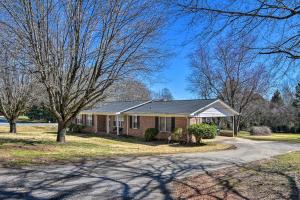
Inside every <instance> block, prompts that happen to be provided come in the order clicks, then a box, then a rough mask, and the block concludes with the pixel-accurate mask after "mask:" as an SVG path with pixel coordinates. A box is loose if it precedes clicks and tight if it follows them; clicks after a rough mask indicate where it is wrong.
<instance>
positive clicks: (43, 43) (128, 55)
mask: <svg viewBox="0 0 300 200" xmlns="http://www.w3.org/2000/svg"><path fill="white" fill-rule="evenodd" d="M0 5H1V6H2V8H3V10H4V11H3V13H2V22H1V23H0V24H2V26H1V28H5V29H7V31H10V32H11V33H12V34H15V35H16V36H18V38H19V42H20V43H21V44H22V45H23V47H24V51H26V53H27V55H28V59H29V60H30V61H31V62H32V63H33V66H34V67H33V68H31V69H30V71H31V72H32V73H33V74H35V76H36V78H37V79H38V80H39V81H40V82H41V83H42V84H43V86H44V88H45V89H46V92H47V94H48V99H49V104H48V106H49V108H50V110H51V112H52V113H53V115H54V116H55V117H56V119H57V121H58V132H57V141H58V142H65V134H66V128H67V127H68V125H69V124H70V123H71V122H72V120H73V119H74V117H75V116H76V115H77V114H78V113H79V112H80V111H81V110H82V109H83V108H85V107H88V106H91V105H93V104H95V103H96V102H99V101H102V100H103V99H105V95H104V94H105V91H106V90H107V89H108V88H109V87H110V86H111V85H112V84H113V83H114V82H115V81H116V80H118V79H119V78H120V77H122V78H124V77H125V76H127V75H128V74H132V73H138V72H141V71H148V72H151V70H155V69H154V68H153V67H154V66H152V65H151V62H149V59H150V60H151V59H153V58H155V57H156V56H157V53H159V52H158V51H157V48H155V46H154V45H153V43H152V42H153V40H154V39H157V36H158V35H157V33H158V31H159V30H160V27H161V25H162V24H163V19H164V18H163V17H162V15H161V12H159V11H160V10H162V9H163V8H162V7H161V6H159V5H158V4H157V3H156V1H155V0H150V1H140V0H129V1H120V0H109V1H107V0H102V1H98V0H89V1H88V0H74V1H67V0H48V1H43V0H18V1H10V0H4V1H1V2H0Z"/></svg>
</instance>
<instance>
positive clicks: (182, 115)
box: [125, 113, 189, 117]
mask: <svg viewBox="0 0 300 200" xmlns="http://www.w3.org/2000/svg"><path fill="white" fill-rule="evenodd" d="M125 114H127V115H131V116H133V115H138V116H148V117H188V116H189V114H163V113H125Z"/></svg>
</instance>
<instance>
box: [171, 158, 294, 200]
mask: <svg viewBox="0 0 300 200" xmlns="http://www.w3.org/2000/svg"><path fill="white" fill-rule="evenodd" d="M299 185H300V152H294V153H289V154H285V155H281V156H277V157H274V158H273V159H271V160H263V161H257V162H253V163H249V164H245V165H240V166H238V165H236V166H233V167H229V168H226V169H222V170H219V171H215V172H207V173H205V174H202V175H198V176H193V177H189V178H186V179H182V180H177V181H175V182H173V183H172V190H171V191H173V197H174V199H265V200H268V199H270V200H271V199H300V194H299V193H300V189H299Z"/></svg>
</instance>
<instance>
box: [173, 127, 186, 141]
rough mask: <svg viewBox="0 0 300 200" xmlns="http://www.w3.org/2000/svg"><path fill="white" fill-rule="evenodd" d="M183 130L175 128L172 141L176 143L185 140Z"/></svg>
mask: <svg viewBox="0 0 300 200" xmlns="http://www.w3.org/2000/svg"><path fill="white" fill-rule="evenodd" d="M183 137H184V135H183V130H182V128H175V129H174V130H173V132H172V140H173V141H174V142H180V141H183V140H184V138H183Z"/></svg>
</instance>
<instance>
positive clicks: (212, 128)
mask: <svg viewBox="0 0 300 200" xmlns="http://www.w3.org/2000/svg"><path fill="white" fill-rule="evenodd" d="M188 132H189V134H192V135H194V136H195V138H196V143H197V144H200V143H201V142H202V139H212V138H215V137H216V135H217V126H216V125H209V124H204V123H202V124H193V125H191V126H189V128H188Z"/></svg>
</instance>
